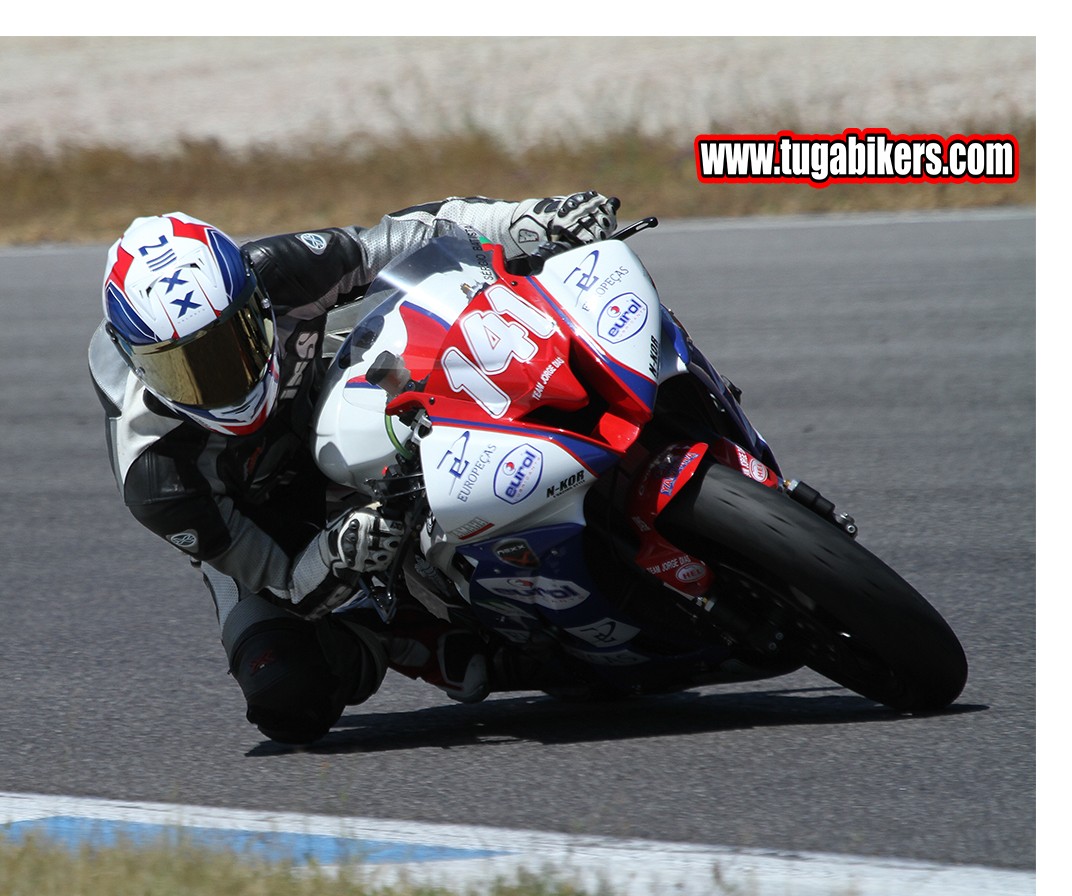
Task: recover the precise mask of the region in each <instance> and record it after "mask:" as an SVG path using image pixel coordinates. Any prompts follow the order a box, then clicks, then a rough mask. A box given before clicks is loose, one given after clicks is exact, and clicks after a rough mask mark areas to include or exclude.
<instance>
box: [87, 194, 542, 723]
mask: <svg viewBox="0 0 1072 896" xmlns="http://www.w3.org/2000/svg"><path fill="white" fill-rule="evenodd" d="M518 205H519V204H518V203H514V202H506V201H502V200H490V199H485V198H482V197H475V198H469V199H458V198H451V199H446V200H442V201H440V202H436V203H431V204H428V205H423V206H416V207H412V208H409V209H404V210H402V211H399V212H395V213H392V214H389V215H386V216H384V218H383V219H382V220H381V221H380V223H379V224H378V225H376V226H374V227H370V228H367V229H363V228H360V227H357V226H349V227H329V228H324V229H320V230H315V231H306V232H300V233H289V234H281V235H277V236H270V237H267V238H264V239H256V240H253V241H252V242H248V243H246V244H245V245H244V246H243V251H245V252H246V253H247V254H248V256H249V259H250V261H251V262H252V265H253V267H254V269H255V270H256V273H257V276H258V278H259V280H260V282H261V284H262V286H263V287H264V288H265V290H266V292H267V294H268V297H269V299H270V300H271V302H272V305H273V308H274V312H275V319H276V329H277V334H278V339H279V346H280V380H279V397H278V400H277V405H276V408H275V410H274V411H273V413H272V415H271V416H270V417H269V418H268V420H267V422H266V423H265V424H264V425H263V426H261V427H260V428H259V429H257V430H256V431H255V432H252V433H250V434H248V435H245V436H237V437H236V436H222V435H219V434H216V433H212V432H209V431H208V430H206V429H204V428H201V427H199V426H197V425H196V424H194V423H191V422H189V421H186V420H185V419H183V418H181V417H179V416H177V415H175V414H174V413H172V412H170V411H169V410H168V409H167V408H166V407H164V406H163V405H162V404H161V403H160V402H159V401H157V400H156V399H155V398H154V397H153V396H152V395H151V394H150V393H149V392H147V391H146V389H145V388H144V386H143V385H142V384H141V382H140V381H139V380H138V379H137V378H136V377H135V376H134V375H133V373H131V372H130V370H129V368H128V367H127V365H126V364H125V362H124V359H123V358H122V357H121V355H120V354H119V353H118V351H116V349H115V347H114V346H113V345H112V344H111V342H110V340H109V338H108V336H107V334H106V333H105V331H104V327H103V324H102V325H101V327H100V328H98V329H97V331H96V332H95V333H94V335H93V337H92V340H91V342H90V349H89V366H90V372H91V376H92V379H93V382H94V385H95V387H96V390H97V393H98V395H99V397H100V400H101V403H102V405H103V407H104V410H105V415H106V426H107V442H108V448H109V454H110V458H111V462H112V467H113V473H114V475H115V479H116V482H117V485H118V487H119V491H120V493H121V495H122V498H123V500H124V502H125V504H126V506H127V508H128V509H129V510H130V512H131V513H132V514H133V515H134V517H135V518H136V519H137V520H138V521H139V522H140V523H142V524H143V525H144V526H145V527H147V528H148V529H149V530H151V531H152V532H154V533H156V534H157V535H159V536H161V537H162V538H164V539H166V540H167V541H168V542H170V543H171V544H172V545H174V546H175V547H176V548H178V549H179V550H180V551H182V552H183V553H185V554H186V555H187V556H188V557H189V558H190V560H191V561H192V562H193V564H194V565H195V566H196V567H198V568H199V569H200V571H201V573H202V575H203V578H204V581H205V583H206V584H207V586H208V588H209V591H210V593H211V595H212V598H213V601H214V603H215V608H216V614H217V618H218V620H219V623H220V626H221V640H222V642H223V646H224V649H225V651H226V654H227V657H228V661H229V666H230V671H231V674H232V675H233V676H234V677H235V678H236V680H237V681H238V684H239V685H240V687H241V688H242V691H243V693H244V695H245V698H246V702H247V718H248V720H249V721H250V722H252V723H253V724H255V725H257V726H258V727H259V728H260V730H261V731H262V732H263V733H264V734H266V735H267V736H268V737H271V738H273V739H275V740H279V741H282V742H286V743H308V742H311V741H313V740H316V739H318V738H319V737H321V736H322V735H323V734H325V733H326V732H327V731H328V730H329V729H330V728H331V726H332V725H333V724H334V723H335V722H336V721H337V720H338V717H339V715H340V714H341V712H342V709H343V707H344V706H345V705H347V704H353V703H358V702H361V701H362V700H364V699H367V697H368V696H370V695H371V694H372V693H374V692H375V691H376V690H377V689H378V687H379V685H380V683H381V681H382V679H383V677H384V674H385V671H386V665H387V659H386V655H385V651H384V647H383V646H382V644H381V640H380V639H379V638H377V637H375V636H374V635H373V633H372V632H371V631H369V630H368V629H367V628H365V627H364V626H358V625H354V624H352V623H347V622H343V621H341V620H340V618H339V617H338V616H337V615H327V616H323V617H322V618H317V619H309V618H303V617H308V616H310V615H312V614H313V611H314V610H315V608H316V607H318V606H320V605H321V604H322V603H323V601H324V600H325V598H326V597H327V596H329V595H331V594H332V593H335V592H337V591H338V590H339V589H347V590H348V591H349V592H353V591H354V590H355V589H356V588H357V584H358V583H357V573H355V572H353V571H351V570H348V569H346V568H341V567H339V566H338V565H333V564H332V562H331V558H330V552H329V551H328V550H327V548H326V538H327V533H326V531H325V524H326V519H327V514H328V509H327V492H328V483H327V482H326V480H325V479H324V477H323V476H322V475H321V474H320V472H319V471H318V470H317V468H316V466H315V463H314V462H313V458H312V455H311V452H310V450H309V445H308V442H309V433H310V428H311V424H312V418H313V412H314V407H315V403H316V398H317V395H318V391H319V386H320V383H321V380H322V376H323V371H324V361H323V360H322V359H321V349H322V345H323V341H324V335H325V323H326V317H327V313H328V311H329V310H330V309H331V308H332V307H334V306H335V305H336V304H338V303H342V302H346V301H352V300H355V299H358V298H359V297H360V296H361V295H362V294H363V292H364V289H365V288H366V287H367V286H368V284H369V283H370V282H371V280H372V279H373V278H374V276H375V275H376V273H377V272H378V271H379V270H380V269H381V268H382V267H383V266H384V265H385V264H386V263H387V262H388V261H390V260H391V259H392V258H394V257H395V256H396V255H398V254H399V253H400V252H403V251H405V250H407V249H410V248H412V247H414V246H416V245H419V244H421V243H423V242H424V241H426V240H427V239H429V238H430V237H431V236H432V235H433V231H434V227H435V225H436V222H437V221H442V220H450V221H453V222H456V223H460V224H464V225H468V226H471V227H474V228H475V229H476V230H478V231H480V232H481V233H483V234H484V235H485V236H486V237H488V238H489V239H491V240H492V241H495V242H500V243H502V244H503V245H504V247H505V248H506V251H507V254H508V255H510V254H520V251H521V247H520V246H519V245H518V243H517V242H515V240H514V238H513V237H511V235H510V231H509V228H510V222H511V217H512V215H513V214H514V213H515V212H516V209H517V207H518ZM515 233H516V231H515ZM522 238H523V237H522Z"/></svg>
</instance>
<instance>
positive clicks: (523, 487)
mask: <svg viewBox="0 0 1072 896" xmlns="http://www.w3.org/2000/svg"><path fill="white" fill-rule="evenodd" d="M542 474H543V454H542V453H541V452H540V450H539V449H538V448H534V447H533V446H532V445H529V444H527V443H526V444H524V445H518V447H517V448H515V449H514V450H513V451H511V452H510V453H509V454H507V455H506V457H504V458H503V459H502V460H501V461H500V462H499V466H498V469H496V470H495V484H494V490H495V496H496V497H498V498H501V499H502V500H503V501H506V503H507V504H517V503H518V502H519V501H524V500H525V498H527V497H528V496H529V495H531V494H532V492H533V491H534V490H535V489H536V486H537V485H539V484H540V476H541V475H542Z"/></svg>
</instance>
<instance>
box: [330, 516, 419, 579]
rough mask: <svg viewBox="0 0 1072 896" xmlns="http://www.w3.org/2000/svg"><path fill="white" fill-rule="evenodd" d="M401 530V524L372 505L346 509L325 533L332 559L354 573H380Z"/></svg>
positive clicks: (393, 551) (394, 550) (395, 548)
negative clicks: (380, 512)
mask: <svg viewBox="0 0 1072 896" xmlns="http://www.w3.org/2000/svg"><path fill="white" fill-rule="evenodd" d="M404 531H405V530H404V527H403V526H402V524H401V523H399V522H396V521H394V520H389V519H384V517H382V516H381V515H380V514H379V513H377V512H376V511H375V510H374V509H373V508H372V507H360V508H358V509H357V510H349V511H347V512H346V513H344V514H343V515H342V516H340V517H339V518H338V519H336V520H335V522H334V523H332V525H331V528H330V530H329V532H328V538H329V544H330V547H331V551H332V554H333V555H334V556H333V560H334V561H335V563H337V564H340V565H342V566H344V567H345V568H346V569H350V570H353V571H355V572H381V571H382V570H385V569H387V567H388V566H390V565H391V561H392V560H393V559H394V556H395V554H396V553H397V552H398V549H399V547H400V546H401V544H402V534H403V532H404ZM333 565H334V564H333Z"/></svg>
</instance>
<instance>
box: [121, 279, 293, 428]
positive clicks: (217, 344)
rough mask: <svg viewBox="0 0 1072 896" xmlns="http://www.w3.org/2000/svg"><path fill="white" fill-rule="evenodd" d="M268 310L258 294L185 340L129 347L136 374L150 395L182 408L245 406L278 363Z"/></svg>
mask: <svg viewBox="0 0 1072 896" xmlns="http://www.w3.org/2000/svg"><path fill="white" fill-rule="evenodd" d="M266 304H267V303H266V302H265V301H264V294H263V293H262V292H261V291H260V289H257V288H254V289H253V290H252V292H251V293H250V296H249V298H248V299H247V300H246V301H245V302H236V303H235V304H234V305H232V306H231V309H230V310H229V312H228V314H227V315H226V316H225V317H221V318H220V319H219V320H217V321H216V322H215V323H213V324H212V325H211V326H209V327H206V328H205V329H203V330H201V331H199V332H197V333H194V334H193V335H191V336H187V337H186V338H185V339H180V340H179V341H178V342H168V343H158V344H156V345H131V346H129V349H130V353H131V361H132V363H133V366H134V369H135V371H136V372H137V374H138V376H139V377H141V379H142V381H143V382H144V383H145V385H146V386H147V387H148V388H149V389H151V390H152V391H153V392H156V393H158V394H159V395H162V396H166V397H167V398H169V399H170V400H172V401H174V402H177V403H178V404H183V405H188V406H190V407H195V408H226V407H232V406H234V405H237V404H240V403H241V402H243V401H244V400H245V399H246V397H247V396H248V395H249V393H250V392H252V391H253V388H254V387H255V386H256V385H257V384H258V383H259V382H260V381H261V380H262V379H263V378H264V376H265V374H266V372H267V370H268V364H269V361H270V360H271V358H272V349H273V346H274V344H275V325H274V322H273V319H272V312H271V310H270V308H266V307H265V305H266Z"/></svg>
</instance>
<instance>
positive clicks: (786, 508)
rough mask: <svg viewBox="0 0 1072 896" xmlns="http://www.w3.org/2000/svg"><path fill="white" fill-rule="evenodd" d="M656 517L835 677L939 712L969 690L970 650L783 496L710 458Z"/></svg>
mask: <svg viewBox="0 0 1072 896" xmlns="http://www.w3.org/2000/svg"><path fill="white" fill-rule="evenodd" d="M656 525H657V527H658V529H659V531H660V532H661V533H662V534H663V535H664V536H665V537H667V538H668V539H670V541H671V542H673V543H674V544H675V545H677V546H678V547H680V548H682V549H683V550H685V551H688V552H689V553H690V554H692V555H693V556H695V557H698V558H699V559H702V560H703V561H704V562H706V563H707V564H708V565H709V566H710V567H711V568H712V569H713V570H714V571H715V572H716V575H717V577H718V580H719V581H720V582H723V583H726V584H727V585H729V584H730V583H732V587H731V588H727V591H732V593H733V594H734V595H735V597H733V598H732V600H734V601H736V602H737V606H736V607H735V608H734V609H735V611H740V613H743V614H744V615H745V616H746V617H747V616H749V615H750V616H752V617H753V618H756V619H757V621H762V622H763V623H769V622H770V621H771V620H775V621H776V623H777V625H778V627H779V629H780V631H781V633H782V634H783V636H784V638H785V641H786V645H785V646H786V647H787V648H788V649H790V650H797V651H799V652H800V654H801V656H802V658H803V661H804V662H805V663H806V664H807V665H808V666H809V667H811V668H812V669H814V670H815V671H817V672H819V673H820V674H822V675H824V676H826V677H827V678H830V679H832V680H833V681H836V682H837V683H838V684H841V685H843V686H845V687H847V688H849V689H851V690H853V691H855V692H856V693H858V694H861V695H863V696H865V697H868V698H869V699H872V700H876V701H878V702H879V703H883V704H885V705H887V706H890V707H892V708H894V709H897V710H900V711H905V712H926V711H936V710H940V709H943V708H945V707H946V706H948V705H949V704H950V703H952V702H953V701H954V700H955V699H956V698H957V697H958V696H959V694H960V692H961V691H962V690H963V688H964V683H965V681H966V680H967V675H968V664H967V660H966V658H965V656H964V650H963V648H962V647H961V645H960V642H959V640H958V639H957V637H956V635H955V634H954V633H953V631H952V629H950V627H949V625H948V624H947V623H946V621H945V620H944V619H943V618H942V617H941V616H940V615H939V613H938V612H937V611H936V610H935V609H934V608H933V607H932V606H931V605H930V604H929V603H928V602H927V601H926V600H925V599H924V598H923V597H922V596H921V595H920V594H919V592H917V591H916V590H915V589H914V588H913V587H912V586H911V585H909V584H908V583H907V582H906V581H905V580H904V579H902V578H901V577H900V576H899V575H898V574H897V573H896V572H894V571H893V570H892V569H890V568H889V567H888V566H887V565H886V564H885V563H883V562H882V561H881V560H879V559H878V558H877V557H876V556H874V555H873V554H871V553H870V552H869V551H868V550H867V549H866V548H864V547H862V546H861V545H859V544H857V543H856V542H855V541H853V540H852V539H851V538H850V537H849V536H848V535H846V534H845V533H844V532H843V531H842V530H841V529H839V528H838V527H837V526H836V525H834V524H833V523H831V522H829V521H827V520H825V519H823V518H821V517H819V516H818V515H817V514H815V513H813V512H812V511H810V510H808V509H806V508H804V507H802V506H801V505H799V504H797V503H796V502H795V501H794V500H793V499H792V498H790V497H788V496H787V495H786V494H784V493H782V492H779V491H775V490H773V489H770V488H767V487H766V486H762V485H759V484H758V483H755V482H753V481H752V480H750V479H748V478H746V477H745V476H743V475H741V474H740V473H738V472H736V471H734V470H730V469H727V468H725V467H720V466H717V465H713V466H711V467H710V468H708V470H707V471H706V473H705V474H704V475H702V476H699V475H697V476H694V477H693V479H692V481H690V482H689V483H688V485H687V486H686V487H685V488H684V489H683V490H682V492H681V494H679V495H678V496H677V497H675V498H674V500H673V501H671V503H670V505H669V506H668V507H667V508H666V510H664V511H663V513H662V514H661V515H660V516H659V517H658V519H657V522H656ZM717 589H718V585H717V584H716V592H715V594H716V597H718V595H719V591H718V590H717ZM716 606H717V603H716ZM738 615H739V614H738Z"/></svg>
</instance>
